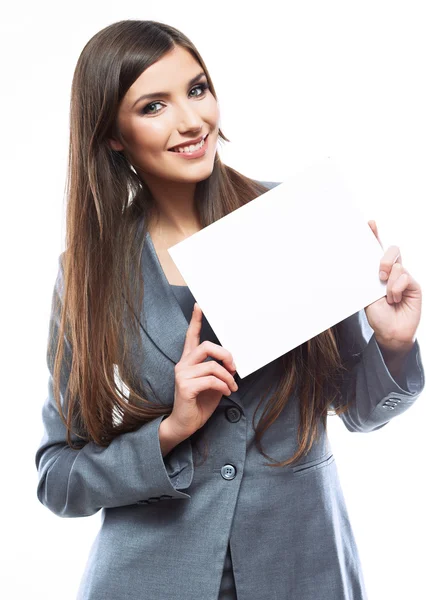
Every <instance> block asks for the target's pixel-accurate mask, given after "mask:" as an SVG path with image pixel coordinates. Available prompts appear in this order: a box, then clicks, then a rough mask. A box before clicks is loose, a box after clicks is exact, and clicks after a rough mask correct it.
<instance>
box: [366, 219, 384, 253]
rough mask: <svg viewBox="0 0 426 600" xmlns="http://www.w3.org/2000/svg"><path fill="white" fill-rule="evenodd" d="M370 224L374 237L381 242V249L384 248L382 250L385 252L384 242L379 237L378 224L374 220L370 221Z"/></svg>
mask: <svg viewBox="0 0 426 600" xmlns="http://www.w3.org/2000/svg"><path fill="white" fill-rule="evenodd" d="M368 224H369V226H370V229H371V231H372V232H373V233H374V235H375V236H376V238H377V241H378V242H379V244H380V245H381V247H382V250H383V249H384V248H383V244H382V242H381V240H380V237H379V232H378V229H377V224H376V221H374V220H373V219H371V220H370V221H368Z"/></svg>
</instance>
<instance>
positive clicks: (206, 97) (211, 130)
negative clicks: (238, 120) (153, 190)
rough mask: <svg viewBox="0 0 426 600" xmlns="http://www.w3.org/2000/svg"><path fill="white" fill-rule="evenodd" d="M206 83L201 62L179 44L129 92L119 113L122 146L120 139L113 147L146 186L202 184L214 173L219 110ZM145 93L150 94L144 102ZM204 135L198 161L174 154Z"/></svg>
mask: <svg viewBox="0 0 426 600" xmlns="http://www.w3.org/2000/svg"><path fill="white" fill-rule="evenodd" d="M200 74H201V76H200V77H199V78H197V80H196V81H195V82H193V83H190V81H191V80H192V79H194V78H195V77H197V76H198V75H200ZM207 85H208V84H207V78H206V76H205V75H204V74H203V70H202V68H201V67H200V65H199V64H198V62H197V61H196V60H195V59H194V58H193V56H192V55H191V54H190V53H189V52H188V51H187V50H185V49H184V48H181V47H180V46H178V47H176V48H174V49H173V50H172V51H171V52H169V53H168V54H167V55H166V56H164V57H163V58H161V59H160V60H159V61H157V62H156V63H155V64H153V65H151V66H150V67H149V68H148V69H146V70H145V71H144V72H143V73H142V75H140V77H138V79H137V80H136V81H135V82H134V83H133V85H132V86H131V87H130V88H129V89H128V91H127V93H126V95H125V96H124V98H123V101H122V103H121V105H120V109H119V113H118V128H119V131H120V133H121V135H122V139H123V141H124V146H123V145H122V144H121V143H120V142H119V141H117V140H110V144H111V147H112V148H114V149H115V150H123V152H124V154H125V155H126V156H127V158H128V160H129V161H130V163H131V164H132V165H133V166H134V168H135V169H136V171H137V172H138V173H139V174H140V176H141V177H142V178H143V179H144V180H145V181H146V182H147V183H148V185H149V183H150V182H151V181H155V180H156V179H167V180H170V181H178V182H198V181H202V180H204V179H207V177H209V176H210V174H211V172H212V171H213V166H214V158H215V153H216V145H217V140H218V130H219V107H218V103H217V101H216V99H215V97H214V96H213V94H212V93H211V92H210V89H209V88H208V87H207ZM159 92H164V95H163V94H160V93H159ZM146 94H152V96H151V97H149V98H142V99H141V98H140V97H141V96H144V95H146ZM206 133H208V134H209V135H208V137H207V139H206V141H205V145H204V148H203V149H202V155H201V156H200V157H198V158H192V159H186V158H185V157H183V156H181V155H180V154H179V153H177V152H173V151H171V150H170V148H171V147H172V146H175V145H177V144H182V143H185V144H186V143H187V142H189V141H190V140H194V139H196V138H198V137H200V136H202V135H203V136H204V135H205V134H206ZM206 142H207V143H206Z"/></svg>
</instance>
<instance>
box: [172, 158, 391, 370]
mask: <svg viewBox="0 0 426 600" xmlns="http://www.w3.org/2000/svg"><path fill="white" fill-rule="evenodd" d="M280 181H281V182H282V183H280V184H279V185H277V186H276V187H274V188H272V189H270V190H268V191H267V192H265V193H264V194H262V195H261V196H259V197H257V198H255V199H254V200H252V201H251V202H249V203H248V204H246V205H244V206H242V207H241V208H239V209H237V210H235V211H234V212H232V213H231V214H228V215H226V216H225V217H223V218H221V219H219V220H218V221H216V222H215V223H212V224H211V225H209V226H208V227H205V228H204V229H202V230H201V231H198V232H197V233H195V234H194V235H191V236H190V237H188V238H186V239H185V240H183V241H181V242H179V243H178V244H175V245H174V246H172V247H170V248H169V249H168V252H169V254H170V256H171V258H172V259H173V261H174V262H175V264H176V266H177V268H178V269H179V271H180V273H181V274H182V276H183V278H184V280H185V282H186V283H187V285H188V286H189V288H190V290H191V292H192V294H193V295H194V297H195V299H196V301H197V302H198V304H199V305H200V307H201V309H202V311H203V312H204V314H205V316H206V318H207V320H208V321H209V323H210V325H211V327H212V328H213V330H214V332H215V334H216V335H217V337H218V339H219V341H220V343H221V344H222V346H223V347H224V348H226V349H227V350H229V351H230V352H231V354H232V356H233V358H234V361H235V364H236V366H237V371H238V374H239V376H240V377H241V378H244V377H246V376H247V375H250V374H251V373H253V372H254V371H256V370H257V369H259V368H261V367H263V366H264V365H266V364H268V363H270V362H271V361H273V360H274V359H276V358H278V357H279V356H281V355H283V354H285V353H286V352H288V351H290V350H292V349H293V348H295V347H296V346H298V345H300V344H302V343H304V342H306V341H307V340H309V339H310V338H312V337H314V336H316V335H318V334H319V333H321V332H322V331H324V330H326V329H328V328H329V327H332V326H333V325H335V324H336V323H339V322H340V321H342V320H343V319H345V318H346V317H349V316H350V315H352V314H354V313H355V312H357V311H358V310H361V309H362V308H364V307H366V306H367V305H368V304H371V303H372V302H374V301H375V300H378V299H379V298H382V297H383V296H384V295H385V294H386V282H382V281H381V280H380V279H379V264H380V260H381V258H382V256H383V253H384V252H383V250H382V247H381V246H380V244H379V242H378V240H377V239H376V237H375V235H374V233H373V232H372V231H371V229H370V227H369V225H368V222H367V220H366V219H365V217H364V215H363V213H362V211H361V209H360V208H359V207H358V206H357V205H356V202H355V201H354V199H353V198H352V196H351V194H350V192H349V190H348V189H347V187H346V185H345V182H344V180H343V178H342V176H341V173H340V172H339V169H338V168H337V167H336V165H334V164H333V162H332V161H331V160H330V159H323V160H319V161H317V162H316V163H314V164H313V165H310V166H309V167H306V168H305V169H304V170H303V171H300V172H298V173H294V174H291V175H288V174H287V175H285V176H283V177H281V178H280Z"/></svg>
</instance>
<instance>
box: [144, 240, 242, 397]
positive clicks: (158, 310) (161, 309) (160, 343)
mask: <svg viewBox="0 0 426 600" xmlns="http://www.w3.org/2000/svg"><path fill="white" fill-rule="evenodd" d="M142 276H143V282H144V298H143V304H142V312H141V314H140V318H139V322H140V324H141V327H142V328H143V329H144V331H145V333H146V334H147V335H149V337H150V338H151V340H152V341H153V342H154V343H155V345H156V346H157V347H158V349H159V350H160V351H161V352H162V353H163V354H164V355H165V356H167V357H168V358H169V359H170V360H171V361H173V363H175V364H177V363H178V362H179V360H180V358H181V356H182V350H183V346H184V343H185V336H186V332H187V330H188V321H187V320H186V317H185V315H184V314H183V312H182V309H181V307H180V304H179V302H178V301H177V298H176V296H175V294H174V292H173V290H172V288H171V286H170V284H169V282H168V280H167V277H166V275H165V273H164V271H163V268H162V266H161V263H160V261H159V258H158V256H157V253H156V251H155V247H154V244H153V242H152V239H151V236H150V234H149V231H147V232H146V237H145V242H144V246H143V250H142ZM204 330H205V328H204V327H203V328H202V330H201V335H200V343H201V342H203V341H204V339H207V338H205V337H204V335H203V332H204ZM207 360H209V359H207ZM210 360H213V359H212V358H210ZM246 379H247V380H248V379H249V378H246ZM241 382H242V380H241ZM239 387H241V385H240V382H239ZM240 391H241V390H240V389H238V390H237V391H236V392H232V394H231V395H230V396H227V398H229V399H230V400H233V401H234V402H235V403H236V404H237V405H239V406H242V404H241V400H240V395H241V394H240Z"/></svg>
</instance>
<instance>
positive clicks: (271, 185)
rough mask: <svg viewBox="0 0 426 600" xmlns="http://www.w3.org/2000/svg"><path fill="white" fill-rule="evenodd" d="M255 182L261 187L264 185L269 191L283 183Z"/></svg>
mask: <svg viewBox="0 0 426 600" xmlns="http://www.w3.org/2000/svg"><path fill="white" fill-rule="evenodd" d="M254 181H256V183H260V184H261V185H264V186H265V187H267V188H268V189H272V188H274V187H275V186H277V185H279V184H280V183H281V181H260V180H258V179H255V180H254Z"/></svg>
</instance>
